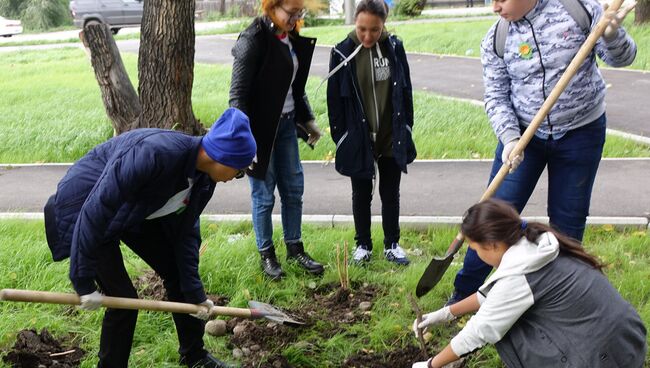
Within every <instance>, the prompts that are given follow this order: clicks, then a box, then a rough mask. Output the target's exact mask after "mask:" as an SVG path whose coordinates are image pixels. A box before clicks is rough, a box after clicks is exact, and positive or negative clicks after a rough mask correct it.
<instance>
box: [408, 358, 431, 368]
mask: <svg viewBox="0 0 650 368" xmlns="http://www.w3.org/2000/svg"><path fill="white" fill-rule="evenodd" d="M429 360H431V359H429ZM429 360H427V361H425V362H415V363H413V366H412V367H411V368H428V367H429Z"/></svg>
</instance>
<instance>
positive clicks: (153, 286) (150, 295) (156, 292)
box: [133, 270, 230, 306]
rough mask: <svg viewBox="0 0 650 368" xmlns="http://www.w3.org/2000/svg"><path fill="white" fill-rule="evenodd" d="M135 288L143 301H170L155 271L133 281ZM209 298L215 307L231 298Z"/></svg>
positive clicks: (211, 296) (220, 296) (225, 303)
mask: <svg viewBox="0 0 650 368" xmlns="http://www.w3.org/2000/svg"><path fill="white" fill-rule="evenodd" d="M133 286H134V287H135V290H137V291H138V295H139V296H140V298H143V299H151V300H168V299H167V294H166V290H165V285H164V284H163V281H162V279H161V278H160V276H159V275H158V274H157V273H156V272H155V271H154V270H148V271H147V272H145V273H143V274H142V275H140V276H138V278H137V279H135V280H133ZM208 298H209V299H210V300H212V302H213V303H214V305H219V306H224V305H227V304H228V303H229V302H230V298H228V297H226V296H222V295H213V294H209V295H208Z"/></svg>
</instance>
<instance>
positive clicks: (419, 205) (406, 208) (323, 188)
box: [0, 159, 650, 217]
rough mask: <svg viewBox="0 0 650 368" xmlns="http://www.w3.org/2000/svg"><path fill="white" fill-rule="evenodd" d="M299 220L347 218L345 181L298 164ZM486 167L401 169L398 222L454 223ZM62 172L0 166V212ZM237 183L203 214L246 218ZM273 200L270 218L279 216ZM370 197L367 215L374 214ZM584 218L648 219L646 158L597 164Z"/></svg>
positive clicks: (221, 190) (39, 202) (475, 195)
mask: <svg viewBox="0 0 650 368" xmlns="http://www.w3.org/2000/svg"><path fill="white" fill-rule="evenodd" d="M303 165H304V169H305V195H304V213H305V214H306V215H349V214H351V188H350V182H349V179H348V178H346V177H343V176H341V175H339V174H337V173H336V171H335V170H334V167H333V166H332V165H323V164H322V163H309V162H308V163H304V164H303ZM490 167H491V162H489V161H417V162H415V163H413V164H412V165H410V166H409V174H408V175H405V176H403V179H402V187H401V202H402V203H401V209H402V211H401V214H402V215H404V216H461V215H462V214H463V213H464V211H465V210H466V209H467V207H469V206H470V205H471V204H472V203H474V202H475V201H477V200H478V199H479V198H480V196H481V194H482V192H483V190H484V189H485V185H486V182H487V177H488V175H489V172H490ZM67 169H68V166H67V165H62V166H15V167H12V168H9V167H7V166H0V212H41V211H42V208H43V204H44V203H45V202H46V200H47V198H48V197H49V195H51V194H52V193H54V191H55V190H56V183H57V182H58V181H59V180H60V179H61V177H62V176H63V175H64V174H65V172H66V170H67ZM249 195H250V194H249V188H248V183H247V181H246V180H245V179H242V180H234V181H231V182H229V183H225V184H218V185H217V189H216V191H215V194H214V196H213V198H212V200H211V201H210V203H209V204H208V207H207V210H206V213H208V214H246V213H250V198H249ZM546 197H547V185H546V176H545V174H544V176H543V177H542V179H541V180H540V183H539V185H538V188H537V190H536V191H535V194H534V195H533V197H532V198H531V200H530V202H529V204H528V206H527V208H526V210H525V212H524V214H525V215H527V216H545V215H546ZM279 202H280V201H279V198H278V199H277V200H276V206H275V212H276V213H278V212H279V208H280V205H279V204H280V203H279ZM379 203H380V201H379V198H378V194H377V195H375V200H374V203H373V214H380V213H381V212H380V207H379ZM591 215H592V216H607V217H610V216H611V217H622V216H632V217H647V216H650V159H623V160H603V161H602V163H601V166H600V170H599V172H598V176H597V178H596V183H595V186H594V192H593V199H592V206H591Z"/></svg>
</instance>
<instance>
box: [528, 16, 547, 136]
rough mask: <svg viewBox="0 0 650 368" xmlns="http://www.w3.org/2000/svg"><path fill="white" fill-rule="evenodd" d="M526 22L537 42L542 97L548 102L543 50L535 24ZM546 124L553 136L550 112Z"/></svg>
mask: <svg viewBox="0 0 650 368" xmlns="http://www.w3.org/2000/svg"><path fill="white" fill-rule="evenodd" d="M524 20H525V21H526V22H528V24H529V25H530V32H531V33H532V34H533V40H534V41H535V47H537V53H538V54H539V63H540V65H541V66H542V96H544V101H546V68H545V67H544V61H542V50H541V49H540V47H539V43H538V42H537V36H535V29H534V28H533V23H531V22H530V20H528V18H526V17H524ZM546 122H547V123H548V126H549V129H550V130H551V134H553V125H552V124H551V112H550V111H549V112H548V114H546Z"/></svg>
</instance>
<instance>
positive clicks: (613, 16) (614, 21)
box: [603, 1, 636, 42]
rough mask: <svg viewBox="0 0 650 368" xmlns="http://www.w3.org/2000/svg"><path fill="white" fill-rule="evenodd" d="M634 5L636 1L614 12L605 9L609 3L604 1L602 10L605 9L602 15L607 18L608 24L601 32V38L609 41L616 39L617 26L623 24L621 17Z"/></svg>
mask: <svg viewBox="0 0 650 368" xmlns="http://www.w3.org/2000/svg"><path fill="white" fill-rule="evenodd" d="M635 6H636V1H635V2H633V3H630V4H628V5H626V6H624V7H622V8H620V9H618V11H617V12H616V13H614V12H611V11H609V12H608V11H607V9H608V8H609V4H607V3H605V4H603V10H604V11H605V14H604V16H605V17H607V18H609V19H610V21H609V25H608V26H607V28H605V32H604V33H603V38H604V39H605V41H607V42H610V41H614V40H615V39H616V35H617V34H618V27H620V26H621V24H623V19H625V17H626V16H627V14H628V13H629V12H630V11H632V9H634V7H635Z"/></svg>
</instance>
